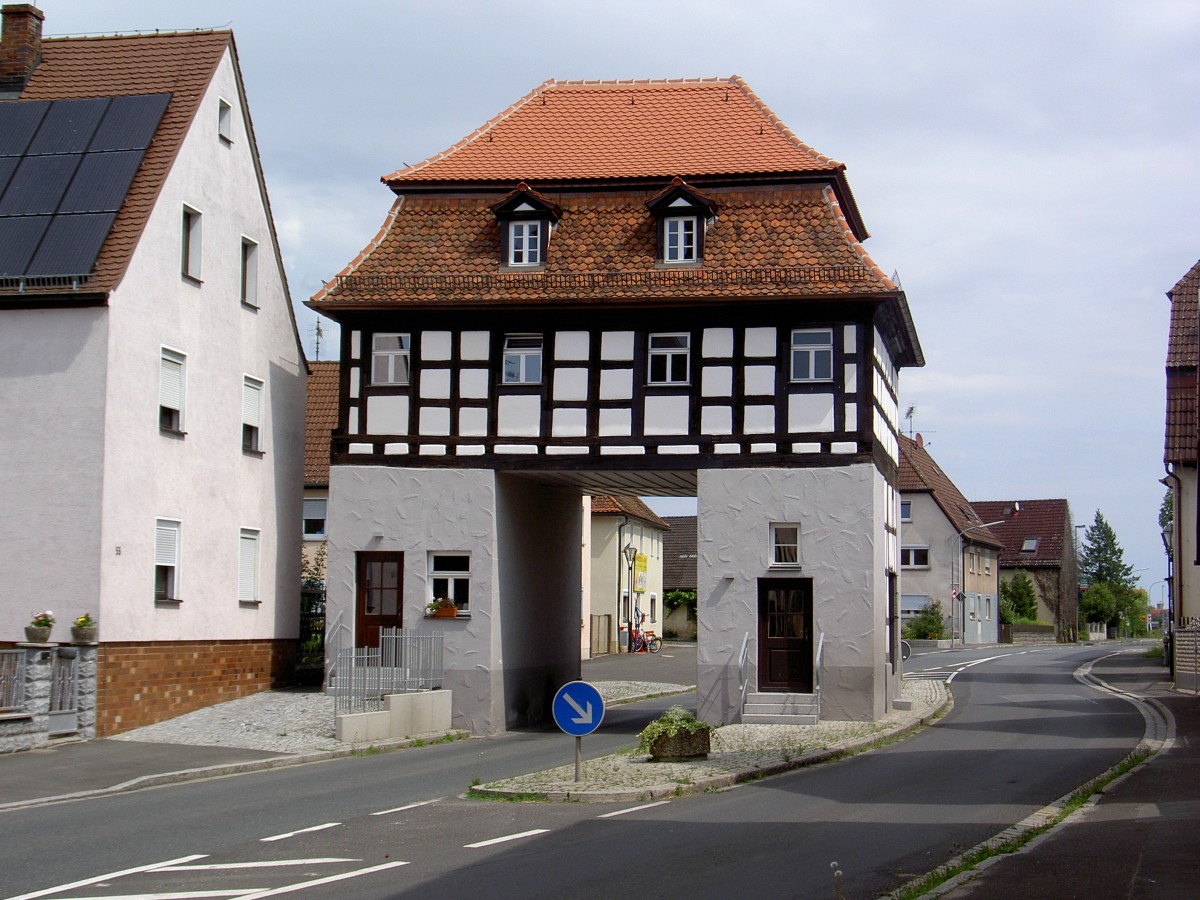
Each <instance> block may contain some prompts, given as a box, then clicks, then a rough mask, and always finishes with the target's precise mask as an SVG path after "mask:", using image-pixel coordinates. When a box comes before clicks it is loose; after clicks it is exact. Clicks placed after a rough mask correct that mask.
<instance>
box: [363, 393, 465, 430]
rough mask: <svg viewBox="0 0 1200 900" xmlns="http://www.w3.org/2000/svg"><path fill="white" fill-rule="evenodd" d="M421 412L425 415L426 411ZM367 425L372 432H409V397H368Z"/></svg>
mask: <svg viewBox="0 0 1200 900" xmlns="http://www.w3.org/2000/svg"><path fill="white" fill-rule="evenodd" d="M421 412H422V415H424V412H425V411H424V410H422V411H421ZM367 427H368V428H370V433H371V434H408V397H406V396H404V395H402V394H392V395H387V394H384V395H380V396H375V397H368V398H367ZM438 433H439V434H448V433H449V432H438Z"/></svg>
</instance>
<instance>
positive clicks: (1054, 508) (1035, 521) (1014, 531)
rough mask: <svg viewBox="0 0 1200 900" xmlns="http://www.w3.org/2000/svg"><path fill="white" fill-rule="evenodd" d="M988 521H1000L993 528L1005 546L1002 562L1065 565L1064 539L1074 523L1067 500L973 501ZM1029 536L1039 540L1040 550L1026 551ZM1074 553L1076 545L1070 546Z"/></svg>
mask: <svg viewBox="0 0 1200 900" xmlns="http://www.w3.org/2000/svg"><path fill="white" fill-rule="evenodd" d="M971 505H972V506H974V507H975V511H976V512H977V513H979V515H980V516H982V517H983V519H984V521H985V522H994V521H997V520H1000V524H999V525H992V526H991V527H990V529H989V530H990V531H991V532H992V533H993V534H995V535H996V536H998V537H999V538H1000V540H1001V542H1002V543H1003V546H1004V549H1003V550H1002V551H1001V552H1000V565H1001V566H1002V567H1004V568H1015V569H1025V568H1028V569H1045V568H1061V567H1062V565H1063V562H1064V560H1063V552H1064V542H1065V540H1066V535H1067V532H1068V529H1069V527H1070V524H1071V512H1070V509H1069V507H1068V506H1067V501H1066V500H976V501H975V502H974V503H972V504H971ZM1029 538H1036V539H1037V542H1038V543H1037V550H1036V551H1034V552H1033V553H1022V552H1021V547H1022V546H1023V545H1024V544H1025V541H1026V540H1027V539H1029ZM1069 549H1070V550H1071V551H1072V552H1073V551H1074V548H1073V547H1071V548H1069Z"/></svg>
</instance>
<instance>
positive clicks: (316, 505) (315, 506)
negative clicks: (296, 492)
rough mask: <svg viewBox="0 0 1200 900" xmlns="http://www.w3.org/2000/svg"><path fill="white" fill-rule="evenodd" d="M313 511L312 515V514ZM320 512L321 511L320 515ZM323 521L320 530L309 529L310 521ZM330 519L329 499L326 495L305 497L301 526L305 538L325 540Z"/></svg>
mask: <svg viewBox="0 0 1200 900" xmlns="http://www.w3.org/2000/svg"><path fill="white" fill-rule="evenodd" d="M310 513H311V515H310ZM318 513H320V514H319V515H318ZM318 520H319V521H320V522H321V530H320V531H309V530H308V523H309V522H316V521H318ZM328 521H329V501H328V500H327V499H325V498H324V497H305V498H304V512H303V513H302V524H301V528H302V529H303V531H304V539H305V540H306V541H323V540H325V537H326V533H327V529H328V524H327V523H328Z"/></svg>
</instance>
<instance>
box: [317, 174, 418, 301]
mask: <svg viewBox="0 0 1200 900" xmlns="http://www.w3.org/2000/svg"><path fill="white" fill-rule="evenodd" d="M404 200H405V198H404V197H403V196H401V197H397V198H396V199H395V200H394V201H392V207H391V209H389V210H388V214H387V215H386V216H385V217H384V219H383V224H382V225H380V226H379V230H378V231H377V232H375V236H374V237H373V238H371V240H369V241H367V245H366V246H365V247H363V248H362V249H361V250H359V251H358V255H357V256H355V257H354V259H352V260H350V262H348V263H346V265H344V266H343V267H342V271H340V272H338V273H337V274H335V275H334V276H333V277H332V278H330V279H329V280H328V281H327V282H325V284H323V285H322V286H321V289H320V290H319V291H317V292H316V293H315V294H313V295H312V298H311V299H312V301H313V302H314V303H315V302H317V301H318V300H324V299H325V297H326V296H327V295H328V294H329V293H331V292H332V291H333V289H334V288H335V287H337V283H338V278H339V277H341V276H342V275H351V274H353V272H354V270H355V269H357V268H358V267H359V266H360V265H362V264H363V262H364V261H365V260H366V258H367V257H368V256H370V255H371V254H372V253H373V252H375V250H376V249H378V247H379V245H380V244H382V243H383V240H384V238H386V237H387V236H388V232H389V231H391V230H392V223H393V222H394V221H395V220H396V215H397V214H398V213H399V212H400V209H401V207H403V206H404Z"/></svg>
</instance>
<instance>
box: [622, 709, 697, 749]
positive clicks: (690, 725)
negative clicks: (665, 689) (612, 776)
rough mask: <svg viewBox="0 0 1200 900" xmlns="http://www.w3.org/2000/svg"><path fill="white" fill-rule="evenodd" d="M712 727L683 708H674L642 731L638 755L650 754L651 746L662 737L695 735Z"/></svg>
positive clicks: (639, 738) (639, 737) (639, 736)
mask: <svg viewBox="0 0 1200 900" xmlns="http://www.w3.org/2000/svg"><path fill="white" fill-rule="evenodd" d="M711 730H712V726H711V725H709V724H708V723H707V722H701V721H700V720H699V719H697V718H696V717H695V716H694V715H692V714H691V713H690V712H688V711H687V710H686V709H684V708H683V707H682V706H672V707H671V708H670V709H668V710H667V711H666V712H665V713H663V714H662V715H661V716H659V717H658V718H657V719H655V720H654V721H653V722H651V723H650V724H649V725H647V726H646V727H645V728H643V729H642V733H641V734H639V735H638V753H649V752H650V745H651V744H653V743H654V741H655V740H657V739H658V738H659V737H661V736H662V735H664V734H665V735H669V736H671V737H674V736H675V735H677V734H685V733H686V734H695V733H696V732H698V731H711Z"/></svg>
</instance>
